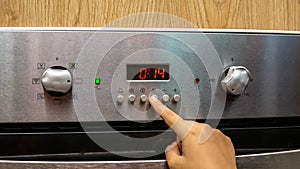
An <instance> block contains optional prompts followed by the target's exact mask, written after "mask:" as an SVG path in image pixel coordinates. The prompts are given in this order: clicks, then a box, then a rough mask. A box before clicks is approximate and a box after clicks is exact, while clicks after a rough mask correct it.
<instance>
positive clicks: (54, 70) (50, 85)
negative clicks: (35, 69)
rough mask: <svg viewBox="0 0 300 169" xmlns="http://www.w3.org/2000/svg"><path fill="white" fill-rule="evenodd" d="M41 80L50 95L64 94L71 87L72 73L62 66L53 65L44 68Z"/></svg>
mask: <svg viewBox="0 0 300 169" xmlns="http://www.w3.org/2000/svg"><path fill="white" fill-rule="evenodd" d="M41 82H42V85H43V87H44V90H45V91H46V92H47V93H48V94H50V95H51V96H56V97H58V96H64V95H66V94H67V93H68V92H69V91H70V90H71V88H72V74H71V72H70V71H69V70H68V69H66V68H64V67H62V66H53V67H50V68H48V69H46V70H45V72H44V73H43V74H42V77H41Z"/></svg>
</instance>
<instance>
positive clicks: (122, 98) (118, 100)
mask: <svg viewBox="0 0 300 169" xmlns="http://www.w3.org/2000/svg"><path fill="white" fill-rule="evenodd" d="M117 102H118V103H123V102H124V96H123V95H118V96H117Z"/></svg>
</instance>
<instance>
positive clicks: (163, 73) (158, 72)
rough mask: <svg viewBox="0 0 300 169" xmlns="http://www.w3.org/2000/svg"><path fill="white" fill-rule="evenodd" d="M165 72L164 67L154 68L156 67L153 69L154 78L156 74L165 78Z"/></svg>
mask: <svg viewBox="0 0 300 169" xmlns="http://www.w3.org/2000/svg"><path fill="white" fill-rule="evenodd" d="M165 72H166V69H160V68H156V69H155V73H154V79H156V77H157V76H158V75H160V76H161V78H162V79H164V78H165Z"/></svg>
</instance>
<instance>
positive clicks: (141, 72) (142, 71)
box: [139, 68, 147, 80]
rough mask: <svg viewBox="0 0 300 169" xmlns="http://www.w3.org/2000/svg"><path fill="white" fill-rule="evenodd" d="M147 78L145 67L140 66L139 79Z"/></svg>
mask: <svg viewBox="0 0 300 169" xmlns="http://www.w3.org/2000/svg"><path fill="white" fill-rule="evenodd" d="M146 78H147V68H140V75H139V79H140V80H145V79H146Z"/></svg>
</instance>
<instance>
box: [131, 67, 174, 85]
mask: <svg viewBox="0 0 300 169" xmlns="http://www.w3.org/2000/svg"><path fill="white" fill-rule="evenodd" d="M127 80H140V81H143V80H170V75H169V65H168V64H141V65H138V64H127Z"/></svg>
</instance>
